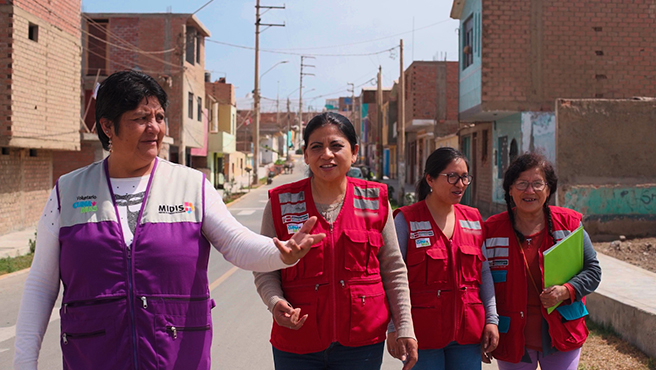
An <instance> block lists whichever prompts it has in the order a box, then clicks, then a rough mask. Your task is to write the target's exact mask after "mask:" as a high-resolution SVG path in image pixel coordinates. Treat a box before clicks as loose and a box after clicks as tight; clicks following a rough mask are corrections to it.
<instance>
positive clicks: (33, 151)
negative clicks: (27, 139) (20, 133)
mask: <svg viewBox="0 0 656 370" xmlns="http://www.w3.org/2000/svg"><path fill="white" fill-rule="evenodd" d="M36 153H37V152H36V149H30V157H36V156H37V155H36Z"/></svg>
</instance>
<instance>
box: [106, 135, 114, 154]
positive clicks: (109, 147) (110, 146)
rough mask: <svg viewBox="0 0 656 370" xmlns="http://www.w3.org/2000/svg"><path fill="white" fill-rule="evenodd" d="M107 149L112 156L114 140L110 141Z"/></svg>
mask: <svg viewBox="0 0 656 370" xmlns="http://www.w3.org/2000/svg"><path fill="white" fill-rule="evenodd" d="M107 149H109V154H112V152H113V151H114V148H112V139H111V138H110V139H109V145H107Z"/></svg>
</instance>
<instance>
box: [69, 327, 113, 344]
mask: <svg viewBox="0 0 656 370" xmlns="http://www.w3.org/2000/svg"><path fill="white" fill-rule="evenodd" d="M101 335H105V330H97V331H92V332H90V333H62V341H63V342H64V344H68V339H75V338H91V337H99V336H101Z"/></svg>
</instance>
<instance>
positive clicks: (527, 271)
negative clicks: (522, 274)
mask: <svg viewBox="0 0 656 370" xmlns="http://www.w3.org/2000/svg"><path fill="white" fill-rule="evenodd" d="M515 239H517V245H518V246H519V252H520V253H521V254H522V257H523V258H524V266H525V267H526V274H527V275H528V277H529V278H530V279H531V283H533V287H534V288H535V291H536V292H538V295H540V293H542V292H541V291H540V289H538V285H537V284H536V283H535V280H534V279H533V274H531V269H530V268H529V267H528V260H527V259H526V255H525V254H524V249H522V243H521V242H520V241H519V237H518V236H517V234H516V233H515ZM538 253H539V251H538Z"/></svg>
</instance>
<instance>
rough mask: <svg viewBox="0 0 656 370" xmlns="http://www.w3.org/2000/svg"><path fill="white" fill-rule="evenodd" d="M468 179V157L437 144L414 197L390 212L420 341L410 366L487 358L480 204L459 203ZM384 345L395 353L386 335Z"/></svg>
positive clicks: (467, 366)
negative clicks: (411, 202)
mask: <svg viewBox="0 0 656 370" xmlns="http://www.w3.org/2000/svg"><path fill="white" fill-rule="evenodd" d="M471 181H472V176H471V175H470V174H469V163H468V162H467V158H465V156H463V155H462V153H460V152H459V151H457V150H455V149H453V148H439V149H437V150H435V151H434V152H433V153H432V154H431V155H430V156H429V157H428V159H427V160H426V166H425V170H424V176H423V178H422V179H421V180H420V181H419V183H418V184H417V199H418V200H419V201H418V202H417V203H415V204H412V205H410V206H405V207H401V208H400V209H398V210H397V211H396V213H395V219H394V223H395V226H396V230H397V235H398V238H399V246H400V248H401V254H402V255H403V256H404V258H405V261H406V264H407V266H408V280H409V283H410V297H411V300H412V320H413V323H414V328H415V333H416V335H417V340H418V343H419V360H418V362H417V364H416V365H415V367H414V369H453V370H456V369H457V370H473V369H481V358H483V359H484V360H485V361H487V362H489V359H488V356H487V354H489V353H490V352H491V351H492V350H494V348H495V347H496V343H497V340H498V336H499V334H498V332H497V326H496V324H497V317H496V309H495V303H494V285H493V284H492V276H491V275H490V269H489V267H488V265H487V262H486V261H485V257H484V256H485V254H484V252H483V250H481V246H482V244H483V241H484V235H483V229H482V224H483V220H482V219H481V215H480V213H479V212H478V210H476V209H475V208H471V207H467V206H464V205H460V204H459V203H460V200H461V199H462V196H463V194H464V192H465V189H466V188H467V186H468V185H469V184H470V183H471ZM393 329H394V328H392V326H391V325H390V331H392V330H393ZM394 336H395V333H393V332H391V333H390V338H394ZM388 350H389V352H390V354H391V355H392V356H394V357H397V356H398V352H399V349H398V346H397V345H395V342H394V341H389V340H388Z"/></svg>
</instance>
